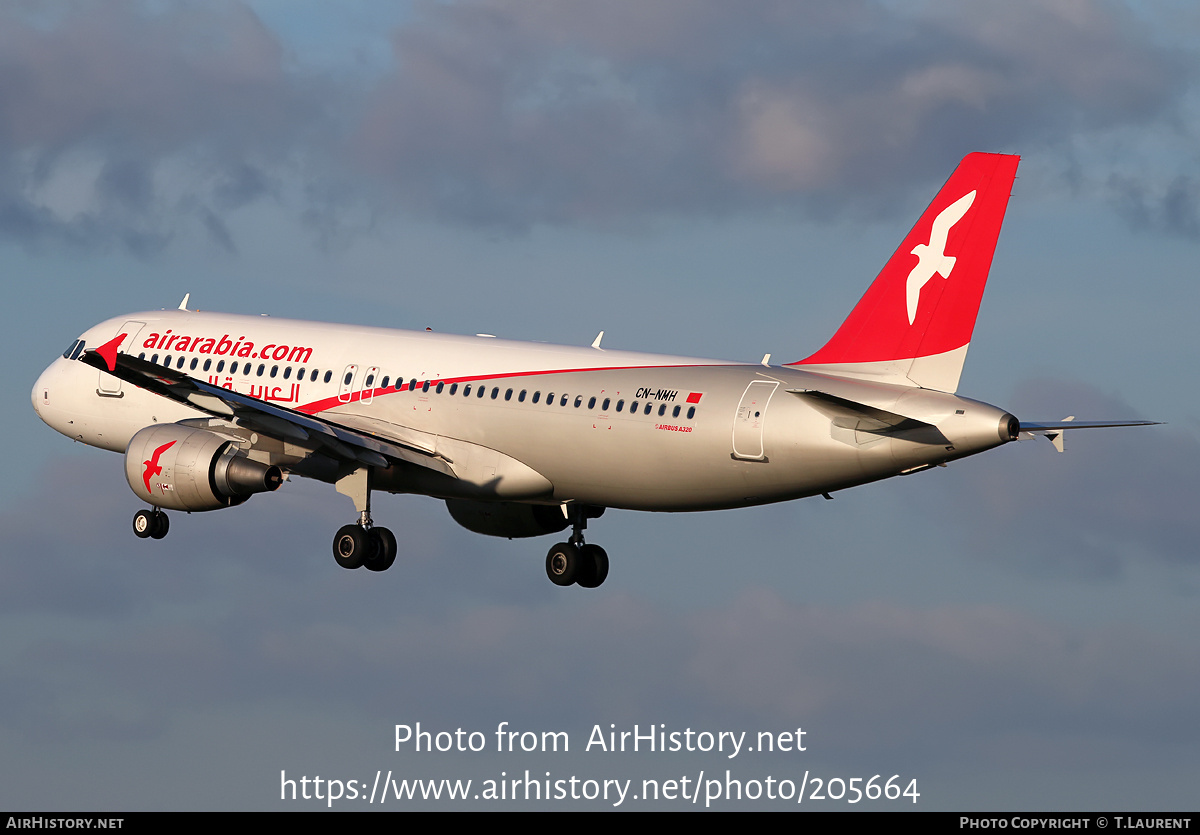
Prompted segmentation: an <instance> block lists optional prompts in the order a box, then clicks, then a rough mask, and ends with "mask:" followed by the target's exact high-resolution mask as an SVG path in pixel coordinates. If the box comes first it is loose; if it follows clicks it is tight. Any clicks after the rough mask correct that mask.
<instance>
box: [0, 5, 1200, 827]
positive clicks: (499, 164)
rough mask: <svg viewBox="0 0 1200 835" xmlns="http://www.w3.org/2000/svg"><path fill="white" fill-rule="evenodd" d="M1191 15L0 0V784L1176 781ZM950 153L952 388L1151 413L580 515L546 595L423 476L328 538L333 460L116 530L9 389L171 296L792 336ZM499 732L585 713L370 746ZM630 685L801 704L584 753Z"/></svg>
mask: <svg viewBox="0 0 1200 835" xmlns="http://www.w3.org/2000/svg"><path fill="white" fill-rule="evenodd" d="M1197 43H1200V12H1197V11H1196V10H1195V9H1194V8H1193V7H1192V5H1191V4H1186V3H1160V4H1144V3H1137V2H1128V3H1120V2H1082V0H1079V2H1073V1H1072V0H1062V1H1061V2H1054V1H1053V0H1015V2H1009V3H1004V4H962V3H952V2H941V0H927V2H917V3H909V4H902V3H894V2H855V1H854V0H850V1H849V2H847V0H836V2H835V0H812V2H803V3H800V2H782V0H781V2H771V1H770V0H762V1H761V2H743V3H737V4H731V3H728V2H724V0H686V2H684V0H661V1H660V2H646V0H628V2H627V1H626V0H615V1H614V2H607V3H594V2H576V1H575V0H556V2H546V1H545V0H527V1H523V0H513V1H512V2H499V0H494V1H493V2H436V3H435V2H410V3H392V2H347V3H340V4H337V5H336V6H334V5H333V4H326V3H302V2H283V0H277V1H276V2H270V0H260V2H244V3H242V2H223V3H174V2H153V3H150V2H146V3H135V2H104V3H99V2H96V3H88V2H80V3H54V2H28V3H24V2H18V3H6V4H4V5H2V6H0V275H2V276H3V279H2V280H3V287H4V288H5V297H4V302H5V303H4V305H3V306H2V308H0V316H2V317H3V323H4V327H3V330H2V333H0V345H2V346H3V352H4V356H5V357H6V358H7V359H6V360H5V362H4V363H3V364H0V380H2V381H3V384H4V389H5V390H6V391H8V392H9V395H10V396H9V397H7V398H4V399H3V400H2V401H0V419H2V420H3V421H4V426H5V427H6V428H8V430H9V436H10V437H11V438H13V439H14V441H16V442H15V443H12V444H10V453H9V455H8V460H7V466H6V472H7V478H6V479H5V480H4V482H3V484H0V554H2V558H3V561H2V562H0V578H2V580H0V751H3V754H2V755H0V787H2V788H0V806H3V807H4V808H10V809H11V808H17V807H21V808H28V809H39V810H43V809H44V810H51V809H55V810H69V809H82V810H95V809H115V810H135V809H274V808H289V809H300V808H307V807H308V805H310V804H304V803H286V802H281V800H280V772H281V771H285V772H286V773H287V775H288V776H289V777H296V778H299V777H303V776H308V777H315V776H317V775H320V776H321V777H323V778H335V779H341V780H351V779H356V780H367V781H368V782H369V781H370V780H371V779H373V778H374V775H375V773H376V771H377V770H382V771H384V772H386V771H388V770H391V771H392V772H393V776H395V777H407V778H417V777H420V778H425V777H453V778H464V779H466V778H471V779H474V780H476V781H481V780H486V779H489V778H491V779H495V778H498V777H499V775H500V773H501V772H505V773H506V774H508V775H512V774H514V773H522V772H523V771H524V769H527V768H528V769H530V770H531V772H532V774H533V775H534V776H541V775H542V774H543V773H544V772H547V771H548V772H551V775H552V779H562V778H569V777H570V776H572V775H575V776H577V777H579V778H580V779H600V780H603V779H621V780H624V779H630V778H633V779H635V780H636V781H640V780H641V779H642V778H643V777H648V778H654V779H659V780H666V779H672V778H674V779H679V778H681V777H682V776H685V775H690V776H691V777H692V778H693V779H694V778H695V775H697V774H698V773H699V772H700V771H701V770H705V771H706V772H707V773H708V774H709V775H710V776H711V775H712V774H723V773H724V771H725V769H727V768H728V769H729V770H730V771H731V773H732V776H733V777H734V778H735V779H736V778H741V779H751V778H765V777H766V776H768V775H770V776H774V777H775V779H777V780H778V779H793V780H797V781H798V780H799V779H800V777H801V776H802V775H803V773H804V772H805V771H808V772H810V773H811V774H812V775H814V776H821V777H824V778H829V777H841V778H843V779H846V780H849V779H851V778H854V777H861V778H870V777H871V776H872V775H875V774H883V775H885V776H890V775H892V774H900V775H902V776H904V778H905V779H906V780H907V779H910V778H915V779H916V780H917V781H918V788H919V791H920V793H921V798H920V802H919V804H918V805H917V808H920V809H980V810H1005V809H1019V810H1028V809H1051V810H1052V809H1060V810H1062V809H1098V810H1102V809H1107V810H1114V811H1119V810H1123V809H1140V810H1153V809H1182V808H1192V807H1194V805H1195V786H1196V785H1197V782H1198V779H1200V762H1198V757H1197V751H1198V750H1200V738H1198V731H1197V724H1196V721H1195V715H1196V709H1197V706H1198V705H1200V639H1198V638H1197V635H1200V614H1197V612H1198V607H1197V605H1196V604H1197V598H1198V593H1200V557H1198V555H1197V547H1196V544H1195V543H1196V542H1197V541H1198V540H1200V521H1198V517H1197V514H1196V513H1195V511H1194V510H1193V505H1194V503H1195V499H1196V497H1197V495H1200V475H1198V473H1200V446H1198V443H1197V438H1198V433H1200V395H1198V394H1197V387H1196V385H1195V376H1196V370H1195V369H1196V365H1197V359H1200V357H1198V352H1197V337H1196V330H1195V319H1196V314H1195V311H1196V310H1197V309H1200V289H1198V288H1197V282H1196V281H1195V280H1194V277H1195V275H1196V270H1197V266H1196V265H1197V263H1198V262H1200V154H1198V152H1197V148H1200V86H1198V85H1200V54H1198V51H1197V47H1196V44H1197ZM977 150H984V151H995V152H1003V153H1015V154H1020V155H1021V156H1022V163H1021V168H1020V172H1019V178H1018V180H1017V182H1016V185H1015V187H1014V196H1013V199H1012V201H1011V203H1010V205H1009V211H1008V220H1007V223H1006V227H1005V231H1004V234H1003V235H1002V236H1001V239H1000V247H999V250H998V252H997V256H996V259H995V262H994V265H993V270H992V281H991V283H990V285H989V288H988V292H987V295H986V297H985V299H984V305H983V309H982V311H981V313H980V317H979V322H978V325H977V328H976V331H975V338H974V342H973V347H972V351H971V355H970V357H969V358H968V360H967V365H966V368H965V370H964V374H963V378H962V384H961V386H960V389H959V391H960V393H961V394H964V395H966V396H969V397H974V398H977V399H981V400H985V401H987V402H990V403H994V404H996V405H999V406H1001V407H1003V408H1006V409H1008V410H1010V411H1012V412H1013V413H1015V414H1017V415H1018V416H1020V417H1023V418H1025V419H1027V420H1038V419H1043V420H1049V419H1057V418H1060V417H1062V416H1064V415H1068V414H1075V415H1078V416H1079V417H1080V419H1117V418H1129V417H1133V418H1150V419H1156V420H1162V421H1166V422H1167V425H1166V426H1162V427H1154V428H1150V429H1136V430H1114V431H1108V432H1093V433H1082V434H1079V435H1075V436H1069V437H1068V439H1067V447H1068V450H1067V453H1066V454H1064V455H1058V454H1056V453H1055V452H1054V451H1053V449H1052V448H1051V447H1050V445H1049V444H1046V443H1044V442H1041V441H1039V442H1036V443H1033V442H1031V443H1023V444H1019V445H1012V446H1009V447H1006V448H1004V449H1001V450H997V451H994V452H992V453H990V454H988V455H986V456H982V457H980V458H976V459H970V460H966V461H962V462H959V463H956V464H954V465H952V466H950V467H949V468H946V469H944V470H937V471H934V472H930V473H924V474H921V475H918V476H914V477H912V478H905V479H899V480H894V481H891V482H885V483H881V484H876V485H871V486H867V487H863V488H858V489H856V490H852V491H848V492H844V493H840V494H838V495H837V497H836V498H835V500H834V501H832V502H826V501H822V500H820V499H817V500H807V501H801V502H796V503H791V504H786V505H778V506H773V507H766V508H760V509H754V510H742V511H729V512H720V513H711V514H698V515H696V514H693V515H657V514H654V515H651V514H635V513H629V512H610V513H609V514H607V515H605V517H604V518H603V519H601V520H598V521H596V522H593V523H592V526H591V527H590V529H589V534H590V539H591V540H592V541H596V542H599V543H601V544H603V545H604V547H605V548H606V549H607V550H608V552H609V554H610V556H611V558H612V566H613V567H612V573H611V575H610V578H609V580H608V582H607V583H606V584H605V586H604V587H603V588H602V589H600V590H597V591H593V592H588V591H585V590H582V589H578V588H571V589H566V590H562V589H557V588H555V587H553V586H551V585H550V583H548V582H547V580H546V579H545V576H544V572H543V568H542V558H543V555H544V553H545V549H546V548H547V547H548V546H549V545H550V544H551V540H549V539H546V540H526V541H523V542H508V541H503V540H492V539H487V538H483V537H477V536H475V535H473V534H470V533H468V532H467V531H465V530H462V529H460V528H458V527H457V526H456V525H455V523H454V522H453V520H451V519H450V517H449V515H448V514H447V513H446V511H445V508H444V506H442V505H441V504H439V503H438V502H435V501H433V500H430V499H424V498H420V497H409V496H397V497H391V496H381V497H378V498H377V501H376V508H375V516H376V519H377V521H379V522H381V523H383V524H387V525H388V526H389V527H391V528H392V529H393V530H395V531H397V533H399V534H400V541H401V549H400V550H401V556H400V558H399V559H398V561H397V565H396V566H395V567H394V568H393V569H392V570H391V571H389V572H387V573H386V574H383V575H377V576H376V575H371V576H368V575H367V573H366V572H346V571H342V570H341V569H338V568H337V567H336V566H335V565H334V563H333V561H332V559H331V557H330V554H329V545H328V541H329V539H330V538H331V536H332V533H333V531H334V530H336V528H337V527H338V526H339V525H341V524H344V523H345V522H346V521H348V520H349V517H350V516H352V509H351V507H350V504H349V502H348V500H346V499H345V498H344V497H342V496H339V495H338V494H336V493H335V492H334V491H333V490H332V489H330V488H329V487H327V486H325V485H321V484H312V483H299V482H292V483H289V484H288V485H287V486H286V487H285V489H283V490H281V491H279V493H277V494H273V495H270V496H261V497H257V498H255V499H254V500H253V501H251V502H250V503H249V504H247V505H245V506H243V507H240V508H236V509H233V510H229V511H225V512H221V513H215V514H203V515H196V516H191V517H188V516H184V515H181V514H175V515H174V516H173V519H172V529H171V535H170V537H169V538H168V539H166V540H164V541H163V542H161V543H154V542H144V541H141V540H136V539H135V538H134V537H133V535H132V532H131V530H130V520H131V518H132V515H133V513H134V511H135V510H137V509H138V507H139V503H138V501H137V500H136V498H135V497H134V495H133V494H132V492H131V491H129V490H128V488H127V486H126V485H125V484H124V480H123V473H122V462H121V459H120V457H119V456H117V455H114V454H112V453H107V452H102V451H98V450H93V449H89V448H84V447H81V446H73V445H72V444H71V443H70V442H69V441H67V440H66V439H65V438H63V437H61V436H59V435H57V434H55V433H54V432H53V431H52V430H50V429H49V428H47V427H45V426H44V425H42V424H41V423H40V421H38V420H37V418H36V416H35V415H34V414H33V411H32V409H31V408H30V404H29V391H30V388H31V386H32V385H33V382H34V380H35V379H36V377H37V375H38V374H39V373H40V372H41V370H42V369H43V368H44V367H45V366H46V365H47V364H49V362H50V361H51V360H52V359H53V358H54V357H55V356H56V355H57V354H58V353H60V352H61V351H62V350H63V349H64V348H65V347H66V346H67V345H68V344H70V342H71V341H72V340H73V339H74V338H75V337H76V336H77V334H78V333H80V332H81V331H83V330H85V329H86V328H87V327H89V326H90V325H92V324H95V323H96V322H98V321H100V320H103V319H107V318H109V317H113V316H118V315H121V314H123V313H127V312H131V311H137V310H145V309H154V308H159V307H174V306H176V305H177V304H178V303H179V301H180V299H181V298H182V297H183V294H184V293H188V292H190V293H191V294H192V295H191V304H192V306H193V307H199V308H202V309H210V310H221V311H228V312H235V313H256V312H269V313H271V314H272V315H276V316H291V317H296V318H320V319H332V320H335V321H344V322H352V323H359V324H370V325H385V326H395V327H401V328H417V329H422V328H425V327H432V328H433V329H434V330H438V331H445V332H456V333H475V332H478V331H485V332H488V333H495V334H498V335H502V336H506V337H512V338H518V339H536V340H545V341H554V342H563V343H568V344H588V343H590V342H591V340H592V339H593V338H594V336H595V334H596V332H597V331H599V330H601V329H604V330H605V331H606V333H607V335H606V337H605V345H606V346H607V347H621V348H629V349H635V350H649V351H664V352H671V353H677V354H689V355H697V356H713V357H720V358H729V359H739V360H746V361H757V360H758V359H759V358H760V357H761V356H762V354H764V353H767V352H771V353H772V354H773V356H774V358H775V359H776V360H788V359H797V358H800V357H803V356H806V355H807V354H809V353H811V352H812V351H813V350H815V349H816V348H818V347H820V345H821V344H822V343H823V342H824V340H825V339H826V338H827V337H828V336H829V335H830V334H831V333H832V332H833V330H834V329H835V327H836V325H837V324H838V323H839V322H840V321H841V319H842V318H843V317H844V316H845V314H846V313H847V312H848V311H849V310H850V308H851V307H852V306H853V304H854V302H855V301H856V300H857V298H858V296H859V295H860V294H861V293H862V291H863V290H864V289H865V288H866V286H867V284H868V283H869V282H870V279H871V277H872V276H873V275H874V274H875V272H876V271H877V270H878V268H879V267H880V266H882V264H883V263H884V261H886V259H887V257H888V256H889V255H890V253H891V251H892V249H893V248H894V247H895V246H896V245H897V243H898V242H899V241H900V240H901V238H902V237H903V236H904V234H905V233H906V232H907V230H908V228H909V226H910V225H911V223H912V222H913V221H914V220H915V219H916V217H917V216H918V214H919V213H920V211H921V210H922V209H923V207H924V206H925V204H926V203H927V202H928V201H929V200H930V199H931V198H932V196H933V194H934V193H935V192H936V190H937V188H938V187H939V186H940V184H941V183H942V182H943V181H944V180H945V178H946V177H947V176H948V175H949V174H950V172H951V171H952V170H953V168H954V166H955V165H956V164H957V162H958V161H959V159H961V157H962V156H963V155H965V154H966V153H969V152H971V151H977ZM505 721H506V722H509V723H510V727H511V728H513V729H520V730H535V731H539V732H540V731H544V730H553V731H557V730H562V731H566V732H568V733H569V734H570V741H571V751H570V752H569V753H559V754H545V755H537V756H533V755H520V754H513V755H498V754H495V753H494V752H490V753H481V754H469V753H468V754H456V753H447V754H438V753H419V754H418V753H415V752H413V751H412V750H411V747H407V748H404V749H403V750H401V751H400V752H396V751H395V750H394V748H395V745H394V741H393V740H394V735H393V727H394V725H396V724H398V723H400V724H415V723H416V722H421V723H422V727H423V728H426V729H433V730H451V731H453V730H454V729H456V728H460V727H461V728H463V729H464V730H467V731H473V730H477V731H481V732H484V733H487V734H489V737H488V738H489V741H492V742H494V736H493V735H492V733H493V732H494V730H495V728H496V726H497V725H498V724H499V723H500V722H505ZM635 724H636V725H639V726H640V727H641V728H642V729H645V728H646V726H648V725H651V724H653V725H662V726H664V727H665V729H666V730H667V731H672V730H678V731H683V730H685V729H687V728H692V729H693V730H697V731H705V730H706V731H710V732H718V731H735V732H740V731H745V732H747V734H748V736H751V737H753V736H754V735H756V734H757V733H758V732H759V731H768V732H773V733H780V732H784V731H789V730H795V729H796V728H798V727H802V728H804V729H805V731H806V737H805V740H806V743H807V750H806V751H804V752H793V753H790V754H786V755H784V754H776V755H771V756H768V755H749V754H742V755H740V756H739V757H737V758H735V759H733V760H730V759H728V758H723V757H722V756H720V755H719V754H715V753H708V754H704V753H694V754H690V755H689V754H686V753H679V754H660V755H648V754H645V753H641V754H637V755H629V754H627V755H620V754H604V753H600V752H598V751H596V750H595V748H593V750H592V751H584V750H583V749H584V745H585V743H586V742H587V738H588V735H589V732H590V731H591V730H592V728H593V726H595V725H600V726H601V727H602V728H604V729H608V728H609V726H610V725H615V726H616V728H617V729H618V730H632V729H633V726H634V725H635ZM756 756H757V758H756ZM826 802H827V803H828V804H829V805H830V806H837V807H839V808H840V806H842V805H844V803H843V804H837V803H835V802H833V801H826ZM318 805H319V804H318ZM449 805H450V804H446V803H442V804H438V805H437V808H442V807H448V806H449ZM501 805H502V804H501ZM542 805H543V806H547V805H548V806H550V807H551V808H571V809H576V808H579V809H582V808H587V807H596V808H604V807H605V806H606V804H605V803H604V802H603V801H595V802H593V803H588V802H585V801H579V802H562V803H558V804H546V803H543V804H542ZM467 806H468V808H493V807H481V806H480V805H479V804H467ZM626 806H633V807H634V808H645V804H644V803H643V804H641V806H638V804H634V803H632V802H630V803H627V804H626ZM676 806H682V804H681V803H680V802H676V803H667V802H663V803H662V804H661V808H674V807H676ZM751 806H752V808H787V805H786V804H784V805H783V806H782V807H779V806H776V805H775V804H773V803H769V802H767V801H760V802H758V803H754V804H751ZM342 808H366V805H365V804H363V803H362V801H358V804H357V806H356V805H354V804H352V803H351V802H350V801H345V804H344V805H343V806H342ZM805 808H808V806H807V805H806V807H805ZM816 808H821V807H820V806H819V805H818V806H816ZM860 808H861V807H860ZM874 808H886V805H885V804H884V805H880V804H876V806H875V807H874Z"/></svg>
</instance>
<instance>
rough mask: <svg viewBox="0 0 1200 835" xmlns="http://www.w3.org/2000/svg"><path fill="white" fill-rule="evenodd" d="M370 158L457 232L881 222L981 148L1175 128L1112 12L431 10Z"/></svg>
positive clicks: (1154, 67) (1128, 30)
mask: <svg viewBox="0 0 1200 835" xmlns="http://www.w3.org/2000/svg"><path fill="white" fill-rule="evenodd" d="M418 10H419V13H418V15H417V18H416V20H415V21H414V22H413V23H412V24H411V25H409V26H406V27H405V28H404V29H402V30H401V31H400V32H399V33H398V34H397V36H396V39H395V48H396V57H397V61H396V63H397V70H396V72H395V73H394V74H393V75H392V76H391V77H389V78H387V79H385V80H384V81H383V82H382V83H381V84H380V85H379V87H378V89H377V90H376V91H375V92H374V94H373V97H372V99H371V102H370V110H369V113H368V115H367V118H366V121H365V122H364V125H363V128H362V130H361V133H360V136H359V146H358V147H359V148H360V149H361V151H362V154H363V157H364V161H365V162H366V163H367V164H368V165H370V166H371V167H372V168H373V169H374V170H376V171H378V172H380V173H381V174H382V175H384V176H386V177H388V178H390V180H391V182H392V184H393V186H394V189H395V194H396V195H397V199H398V200H399V201H400V202H402V203H403V204H405V205H408V206H410V207H416V208H418V209H419V210H422V211H432V212H435V213H438V214H442V215H444V216H449V217H452V218H455V219H458V220H466V221H476V222H480V221H491V222H497V223H505V222H508V223H517V224H524V223H531V222H537V221H601V222H602V221H603V220H604V219H605V218H611V217H613V216H616V215H619V214H621V213H624V212H633V213H639V214H646V213H649V214H653V213H658V212H675V211H683V212H714V211H725V210H729V209H731V208H737V207H746V206H750V207H755V206H757V207H762V206H766V205H772V204H778V203H783V204H792V205H799V206H802V207H805V208H807V209H808V210H810V211H815V212H819V213H826V212H829V211H833V210H837V209H839V207H845V206H847V205H856V206H859V207H860V208H862V207H864V206H865V207H867V208H868V209H869V208H870V207H872V206H874V207H875V208H879V207H881V206H885V205H887V204H888V202H889V201H892V200H894V199H896V195H897V193H898V189H902V188H905V187H908V186H911V184H912V183H914V182H915V181H917V180H919V179H923V178H928V177H937V176H944V175H945V173H946V167H947V165H948V162H950V161H953V160H955V159H957V157H958V156H960V155H962V154H964V153H966V152H968V151H972V150H1016V151H1020V150H1024V149H1025V148H1026V147H1027V146H1029V145H1030V144H1035V143H1036V144H1042V143H1051V144H1053V143H1055V142H1061V141H1062V139H1063V137H1064V135H1072V134H1074V133H1076V132H1079V131H1088V130H1094V129H1098V128H1107V127H1111V126H1115V125H1124V124H1130V123H1138V124H1141V123H1145V122H1149V121H1154V120H1155V119H1159V118H1162V117H1163V115H1164V114H1166V113H1169V112H1170V111H1171V109H1172V107H1173V106H1174V104H1175V102H1176V99H1177V97H1178V95H1179V93H1180V91H1181V90H1182V88H1183V85H1184V83H1185V79H1186V72H1185V70H1184V69H1183V66H1182V62H1181V60H1180V59H1179V58H1178V57H1177V56H1175V55H1173V54H1170V53H1168V52H1165V51H1164V50H1162V49H1160V48H1159V47H1158V46H1157V45H1156V44H1155V43H1154V42H1153V40H1152V38H1151V37H1150V35H1149V34H1148V32H1147V31H1146V30H1145V29H1144V28H1143V27H1142V26H1140V25H1139V24H1138V22H1137V20H1136V19H1135V18H1134V17H1133V16H1132V15H1131V14H1130V13H1129V12H1128V11H1127V10H1125V9H1124V8H1123V7H1122V6H1118V5H1111V4H1088V5H1081V4H1070V3H1058V2H1049V1H1048V0H1047V1H1046V2H1038V1H1037V0H1028V2H1020V3H1015V4H1005V5H1003V6H1000V7H996V8H994V9H992V8H988V9H981V8H979V7H971V10H970V11H965V10H963V9H962V8H961V7H960V6H958V5H957V4H948V3H933V4H925V5H923V6H922V7H920V10H919V11H917V12H913V13H909V14H905V13H901V12H898V11H896V10H895V8H894V7H886V6H882V5H877V4H872V3H852V4H845V3H836V4H833V3H810V4H803V5H799V4H787V3H775V2H769V1H766V2H760V3H752V4H750V5H749V6H747V5H745V4H742V5H739V6H738V7H736V8H734V7H730V6H728V4H722V3H715V2H714V3H693V2H688V3H674V2H663V3H657V4H644V3H633V2H629V3H614V4H605V6H604V7H603V14H602V15H601V14H600V13H598V12H597V8H596V7H595V6H594V5H593V4H587V3H582V2H567V3H558V4H554V5H553V6H551V7H547V6H546V5H545V4H542V3H534V2H517V3H491V2H481V3H472V4H451V5H446V4H432V3H430V4H423V5H421V6H418Z"/></svg>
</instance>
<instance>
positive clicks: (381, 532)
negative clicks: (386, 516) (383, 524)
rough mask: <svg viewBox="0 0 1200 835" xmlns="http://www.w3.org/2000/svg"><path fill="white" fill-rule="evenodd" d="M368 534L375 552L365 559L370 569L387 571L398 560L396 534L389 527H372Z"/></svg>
mask: <svg viewBox="0 0 1200 835" xmlns="http://www.w3.org/2000/svg"><path fill="white" fill-rule="evenodd" d="M368 536H369V537H370V539H371V542H372V544H373V545H374V546H375V548H374V553H373V554H372V555H371V556H370V557H368V558H366V559H365V560H363V565H365V566H366V567H367V570H368V571H387V570H388V569H389V568H391V567H392V563H394V562H395V561H396V536H395V534H393V533H392V532H391V531H389V530H388V529H387V528H371V531H370V533H369V534H368Z"/></svg>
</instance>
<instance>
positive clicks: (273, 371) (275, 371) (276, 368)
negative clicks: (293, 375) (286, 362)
mask: <svg viewBox="0 0 1200 835" xmlns="http://www.w3.org/2000/svg"><path fill="white" fill-rule="evenodd" d="M278 373H279V366H278V365H272V366H271V378H272V379H274V378H275V375H276V374H278Z"/></svg>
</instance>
